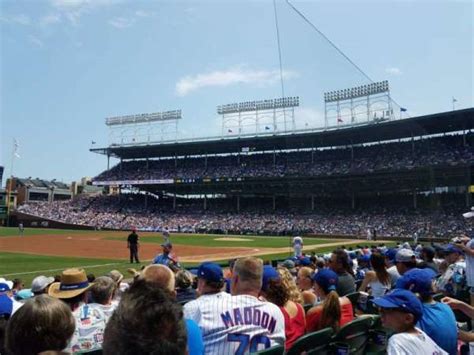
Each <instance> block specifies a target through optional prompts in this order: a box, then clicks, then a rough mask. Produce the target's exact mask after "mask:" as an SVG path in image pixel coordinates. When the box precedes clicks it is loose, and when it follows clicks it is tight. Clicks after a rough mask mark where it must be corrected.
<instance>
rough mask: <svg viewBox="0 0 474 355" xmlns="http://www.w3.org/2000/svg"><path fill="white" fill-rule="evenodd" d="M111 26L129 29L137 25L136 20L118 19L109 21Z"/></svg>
mask: <svg viewBox="0 0 474 355" xmlns="http://www.w3.org/2000/svg"><path fill="white" fill-rule="evenodd" d="M108 23H109V25H110V26H113V27H115V28H120V29H123V28H127V27H130V26H132V25H133V24H134V23H135V20H134V19H127V18H125V17H116V18H113V19H111V20H109V21H108Z"/></svg>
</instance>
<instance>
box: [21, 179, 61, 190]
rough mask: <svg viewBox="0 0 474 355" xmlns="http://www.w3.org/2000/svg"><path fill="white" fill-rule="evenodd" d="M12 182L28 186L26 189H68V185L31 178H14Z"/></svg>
mask: <svg viewBox="0 0 474 355" xmlns="http://www.w3.org/2000/svg"><path fill="white" fill-rule="evenodd" d="M14 181H15V182H16V183H17V184H18V185H20V186H28V187H44V188H52V187H54V188H56V189H69V185H67V184H65V183H63V182H60V181H56V180H52V181H48V180H43V179H39V178H36V179H32V178H14Z"/></svg>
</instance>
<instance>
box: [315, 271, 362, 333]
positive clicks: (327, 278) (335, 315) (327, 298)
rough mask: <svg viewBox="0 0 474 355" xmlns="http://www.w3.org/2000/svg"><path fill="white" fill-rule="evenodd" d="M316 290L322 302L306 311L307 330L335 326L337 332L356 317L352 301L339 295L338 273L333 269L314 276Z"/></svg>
mask: <svg viewBox="0 0 474 355" xmlns="http://www.w3.org/2000/svg"><path fill="white" fill-rule="evenodd" d="M313 281H314V291H315V292H316V294H317V295H318V296H319V298H320V299H321V300H322V303H320V304H318V305H317V306H314V307H312V308H311V309H309V310H308V312H307V313H306V331H307V332H314V331H316V330H320V329H323V328H327V327H330V328H333V329H334V331H335V332H337V331H338V330H339V328H340V327H342V326H343V325H344V324H346V323H349V322H350V321H352V320H353V319H354V313H353V309H352V303H351V301H350V300H349V299H348V298H347V297H339V295H338V293H337V291H336V288H337V283H338V276H337V274H336V273H335V272H334V271H332V270H331V269H323V270H320V271H319V272H318V273H316V274H314V276H313Z"/></svg>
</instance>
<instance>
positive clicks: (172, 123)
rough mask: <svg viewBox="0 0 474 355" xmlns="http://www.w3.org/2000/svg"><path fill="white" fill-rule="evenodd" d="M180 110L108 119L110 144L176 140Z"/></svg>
mask: <svg viewBox="0 0 474 355" xmlns="http://www.w3.org/2000/svg"><path fill="white" fill-rule="evenodd" d="M181 118H182V116H181V110H173V111H164V112H155V113H142V114H136V115H126V116H117V117H108V118H106V119H105V124H106V125H107V126H108V127H109V130H110V131H109V143H110V144H135V143H137V144H138V143H150V142H152V141H164V140H165V139H167V138H168V139H173V140H176V139H177V138H178V121H179V120H180V119H181Z"/></svg>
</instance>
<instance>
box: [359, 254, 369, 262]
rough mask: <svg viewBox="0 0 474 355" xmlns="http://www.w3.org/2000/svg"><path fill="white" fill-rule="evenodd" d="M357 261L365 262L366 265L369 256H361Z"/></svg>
mask: <svg viewBox="0 0 474 355" xmlns="http://www.w3.org/2000/svg"><path fill="white" fill-rule="evenodd" d="M359 260H360V261H365V262H367V263H368V262H369V261H370V255H369V254H364V255H361V256H360V257H359Z"/></svg>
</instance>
